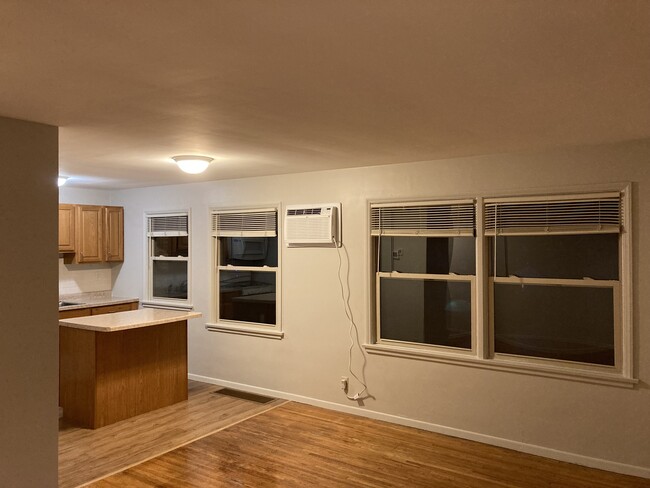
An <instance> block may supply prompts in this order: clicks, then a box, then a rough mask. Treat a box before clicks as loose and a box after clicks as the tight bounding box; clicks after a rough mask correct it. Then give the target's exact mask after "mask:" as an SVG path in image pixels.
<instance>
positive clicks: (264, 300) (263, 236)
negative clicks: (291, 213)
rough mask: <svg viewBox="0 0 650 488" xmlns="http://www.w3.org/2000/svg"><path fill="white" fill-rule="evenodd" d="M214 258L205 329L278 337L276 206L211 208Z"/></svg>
mask: <svg viewBox="0 0 650 488" xmlns="http://www.w3.org/2000/svg"><path fill="white" fill-rule="evenodd" d="M212 239H213V251H214V262H215V276H214V282H213V283H214V290H215V292H214V296H213V302H214V304H213V310H214V321H215V322H216V324H209V326H208V329H210V330H222V331H228V332H233V331H235V332H236V331H244V332H245V333H250V334H253V335H255V334H256V330H257V331H259V330H260V329H262V331H261V332H260V333H259V335H267V336H270V337H277V335H278V334H281V333H279V332H277V331H273V330H271V331H269V329H270V328H274V327H277V326H278V325H279V312H278V309H279V300H278V296H279V286H278V283H279V262H278V235H277V209H276V208H266V209H253V210H215V211H213V213H212Z"/></svg>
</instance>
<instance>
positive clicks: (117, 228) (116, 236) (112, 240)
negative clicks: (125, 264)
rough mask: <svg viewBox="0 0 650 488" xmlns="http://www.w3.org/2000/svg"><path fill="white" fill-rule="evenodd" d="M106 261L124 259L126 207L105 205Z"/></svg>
mask: <svg viewBox="0 0 650 488" xmlns="http://www.w3.org/2000/svg"><path fill="white" fill-rule="evenodd" d="M104 249H105V253H106V254H105V256H104V261H107V262H121V261H124V207H104Z"/></svg>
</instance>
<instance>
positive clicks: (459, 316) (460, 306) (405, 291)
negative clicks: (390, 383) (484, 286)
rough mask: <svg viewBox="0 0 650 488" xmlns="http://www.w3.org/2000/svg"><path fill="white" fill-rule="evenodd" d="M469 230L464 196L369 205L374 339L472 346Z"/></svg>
mask: <svg viewBox="0 0 650 488" xmlns="http://www.w3.org/2000/svg"><path fill="white" fill-rule="evenodd" d="M474 232H475V225H474V202H473V201H471V200H469V201H458V202H423V203H404V204H397V205H396V204H385V205H382V204H377V205H373V206H372V207H371V233H372V235H373V236H374V239H375V249H376V251H377V269H376V287H377V290H376V297H377V331H376V334H377V338H378V342H379V343H385V344H390V343H403V344H411V345H428V346H435V347H438V348H451V349H456V350H458V351H466V352H467V351H471V350H472V349H473V348H474V346H473V344H474V342H473V340H472V330H473V324H474V322H475V320H474V317H475V312H474V310H475V307H474V303H475V298H474V295H475V275H476V258H475V256H476V249H475V240H476V239H475V237H474Z"/></svg>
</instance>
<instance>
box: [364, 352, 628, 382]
mask: <svg viewBox="0 0 650 488" xmlns="http://www.w3.org/2000/svg"><path fill="white" fill-rule="evenodd" d="M363 348H364V349H365V350H366V351H367V352H368V354H377V355H380V356H391V357H398V358H406V359H417V360H421V361H433V362H438V363H445V364H456V365H459V366H467V367H472V368H481V369H490V370H493V371H508V372H512V373H519V374H528V375H532V376H543V377H546V378H558V379H565V380H570V381H580V382H583V383H593V384H598V385H608V386H617V387H621V388H634V386H635V385H636V384H638V382H639V380H637V379H634V378H625V377H623V376H621V375H619V374H613V373H606V372H599V371H585V370H579V369H567V368H560V367H556V366H541V365H531V364H526V363H520V362H518V361H508V360H505V359H479V358H476V357H467V356H460V355H457V354H453V353H450V354H445V353H440V352H435V353H433V352H431V351H426V350H422V349H418V348H409V347H402V346H393V345H391V346H388V345H385V344H364V345H363Z"/></svg>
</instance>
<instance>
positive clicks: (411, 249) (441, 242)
mask: <svg viewBox="0 0 650 488" xmlns="http://www.w3.org/2000/svg"><path fill="white" fill-rule="evenodd" d="M474 246H475V239H474V238H473V237H392V236H391V237H387V236H382V237H381V243H380V249H379V252H380V260H379V268H380V271H382V272H386V273H389V272H391V271H399V272H400V273H426V274H450V273H456V274H459V275H473V274H476V254H475V252H474Z"/></svg>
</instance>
